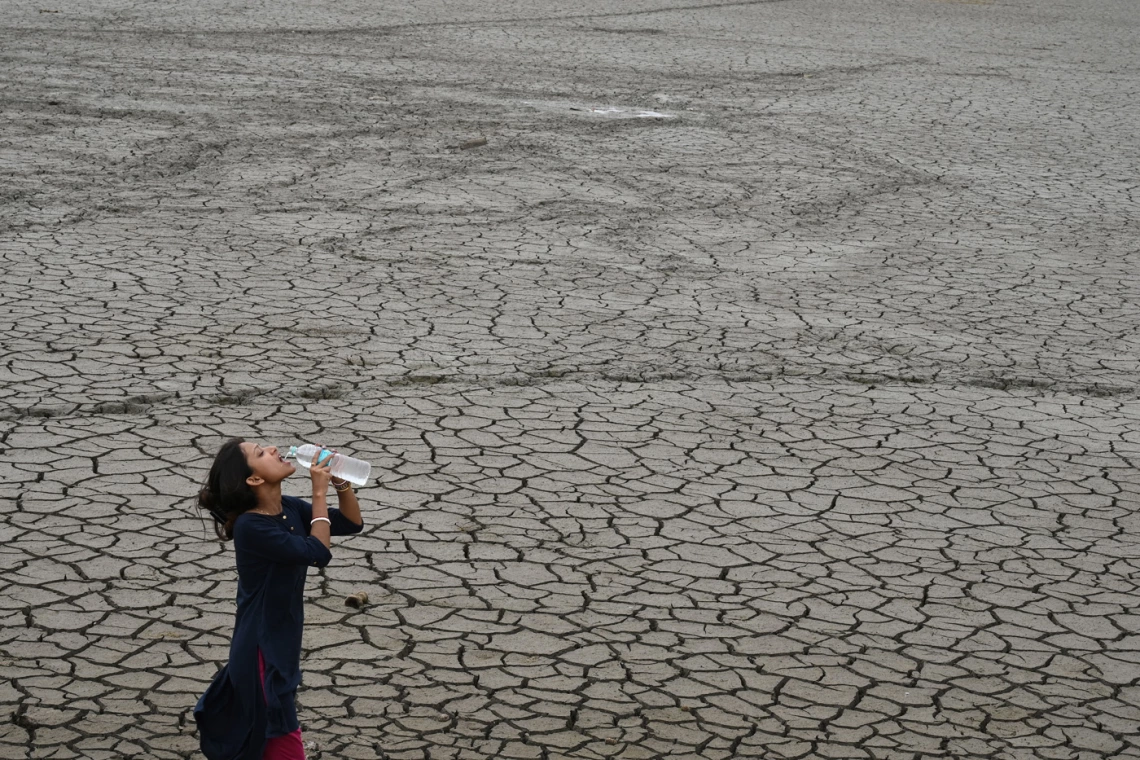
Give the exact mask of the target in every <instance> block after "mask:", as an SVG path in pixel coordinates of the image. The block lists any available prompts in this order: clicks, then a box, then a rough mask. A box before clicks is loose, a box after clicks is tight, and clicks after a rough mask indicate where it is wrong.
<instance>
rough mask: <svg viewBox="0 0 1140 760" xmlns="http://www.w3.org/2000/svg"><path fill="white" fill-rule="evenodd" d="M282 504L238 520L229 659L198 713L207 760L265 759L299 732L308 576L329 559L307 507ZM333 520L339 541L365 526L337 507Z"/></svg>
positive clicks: (290, 501)
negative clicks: (271, 745)
mask: <svg viewBox="0 0 1140 760" xmlns="http://www.w3.org/2000/svg"><path fill="white" fill-rule="evenodd" d="M281 507H282V511H281V514H279V515H263V514H258V513H256V512H246V513H244V514H242V515H239V516H238V518H237V520H236V521H235V522H234V530H233V533H234V553H235V555H236V558H237V571H238V592H237V616H236V619H235V621H234V637H233V641H232V642H231V643H230V661H229V663H228V664H227V665H226V666H225V667H224V668H222V669H221V670H220V671H218V674H217V675H216V676H215V677H214V680H213V682H212V683H211V684H210V686H209V688H208V689H206V693H205V694H203V695H202V697H201V698H200V699H199V700H198V704H197V706H196V707H195V708H194V720H195V721H196V722H197V723H198V732H199V735H200V736H201V742H202V752H203V754H205V755H206V757H207V758H208V760H261V754H262V751H263V749H264V747H265V742H266V739H269V738H271V737H274V736H284V735H285V734H288V733H291V732H293V731H295V730H297V728H298V727H299V724H298V723H297V708H296V706H295V705H294V703H293V697H294V694H295V693H296V691H297V686H298V685H300V683H301V630H302V628H303V626H304V622H305V609H304V600H303V595H304V590H305V574H306V572H307V571H308V569H309V568H310V567H324V566H325V565H327V564H328V563H329V560H331V559H332V554H331V553H330V552H329V550H328V549H326V548H325V545H324V544H322V543H321V542H320V540H319V539H317V538H315V537H313V536H311V535H309V521H310V520H312V519H313V507H312V505H311V504H310V503H309V502H307V501H304V500H302V499H298V498H296V497H293V496H283V497H281ZM329 520H330V521H331V523H332V530H331V533H332V535H334V536H344V535H349V534H352V533H359V532H360V530H361V529H362V527H363V526H361V525H357V524H356V523H354V522H352V521H351V520H349V519H348V518H347V517H345V516H344V515H342V514H341V513H340V510H338V509H333V508H330V509H329ZM258 651H260V652H261V656H262V658H263V659H264V661H265V690H264V692H263V691H262V688H261V684H260V679H259V678H258V672H257V654H258Z"/></svg>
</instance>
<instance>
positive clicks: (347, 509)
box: [332, 480, 364, 525]
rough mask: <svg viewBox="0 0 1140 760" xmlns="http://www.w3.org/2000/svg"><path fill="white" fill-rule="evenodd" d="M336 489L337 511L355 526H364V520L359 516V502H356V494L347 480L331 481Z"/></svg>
mask: <svg viewBox="0 0 1140 760" xmlns="http://www.w3.org/2000/svg"><path fill="white" fill-rule="evenodd" d="M332 484H333V488H335V489H336V499H337V504H336V506H337V509H339V510H340V513H341V514H342V515H344V516H345V517H347V518H348V519H349V521H351V522H352V523H353V524H355V525H364V518H363V517H361V516H360V502H358V501H357V500H356V492H355V491H353V490H352V484H351V483H349V482H348V481H347V480H341V481H337V480H333V482H332Z"/></svg>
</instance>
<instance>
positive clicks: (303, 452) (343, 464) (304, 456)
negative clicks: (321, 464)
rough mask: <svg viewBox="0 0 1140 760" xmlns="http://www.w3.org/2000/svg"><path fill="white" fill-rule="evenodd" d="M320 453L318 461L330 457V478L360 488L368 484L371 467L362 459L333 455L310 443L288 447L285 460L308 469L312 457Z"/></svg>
mask: <svg viewBox="0 0 1140 760" xmlns="http://www.w3.org/2000/svg"><path fill="white" fill-rule="evenodd" d="M317 452H320V457H319V460H325V459H327V458H328V457H330V456H331V457H332V458H333V459H332V476H333V477H334V478H342V479H344V480H347V481H348V482H349V483H352V484H353V485H358V486H362V485H364V484H365V483H367V482H368V475H369V473H371V472H372V465H370V464H368V462H365V461H364V460H362V459H353V458H352V457H347V456H345V455H344V454H334V453H333V452H332V451H330V450H328V449H322V448H320V447H319V446H314V445H313V444H311V443H305V444H302V445H300V446H290V447H289V453H288V455H287V458H290V459H296V460H297V464H299V465H300V466H301V467H304V468H305V469H306V470H307V469H309V465H310V464H312V461H313V457H314V456H316V455H317Z"/></svg>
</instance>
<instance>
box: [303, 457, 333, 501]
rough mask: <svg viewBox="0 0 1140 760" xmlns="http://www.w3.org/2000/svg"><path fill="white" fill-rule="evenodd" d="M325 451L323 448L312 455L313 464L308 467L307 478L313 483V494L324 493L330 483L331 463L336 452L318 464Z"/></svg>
mask: <svg viewBox="0 0 1140 760" xmlns="http://www.w3.org/2000/svg"><path fill="white" fill-rule="evenodd" d="M324 451H327V449H325V448H324V447H323V446H322V447H321V448H320V450H318V451H317V453H316V454H314V455H313V463H312V465H310V467H309V478H310V479H312V481H313V493H321V494H323V493H326V492H327V491H328V490H329V483H330V482H331V481H332V462H333V459H334V458H336V452H335V451H334V452H332V453H331V454H329V455H328V456H327V457H325V460H324V461H323V462H319V461H317V460H319V459H320V458H321V453H322V452H324Z"/></svg>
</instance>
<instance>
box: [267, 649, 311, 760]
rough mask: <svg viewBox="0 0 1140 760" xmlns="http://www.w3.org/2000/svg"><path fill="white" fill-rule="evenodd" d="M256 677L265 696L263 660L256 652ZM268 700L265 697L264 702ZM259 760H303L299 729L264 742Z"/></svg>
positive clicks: (303, 747) (303, 749)
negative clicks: (263, 748)
mask: <svg viewBox="0 0 1140 760" xmlns="http://www.w3.org/2000/svg"><path fill="white" fill-rule="evenodd" d="M257 676H258V678H260V679H261V693H262V695H264V694H265V660H264V659H263V658H262V656H261V650H260V649H258V650H257ZM268 701H269V698H268V697H266V702H268ZM261 760H305V745H304V744H302V743H301V729H299V728H298V729H297V730H296V731H294V732H293V733H291V734H285V735H284V736H274V737H273V738H272V739H268V740H266V742H265V751H264V752H262V753H261Z"/></svg>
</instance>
